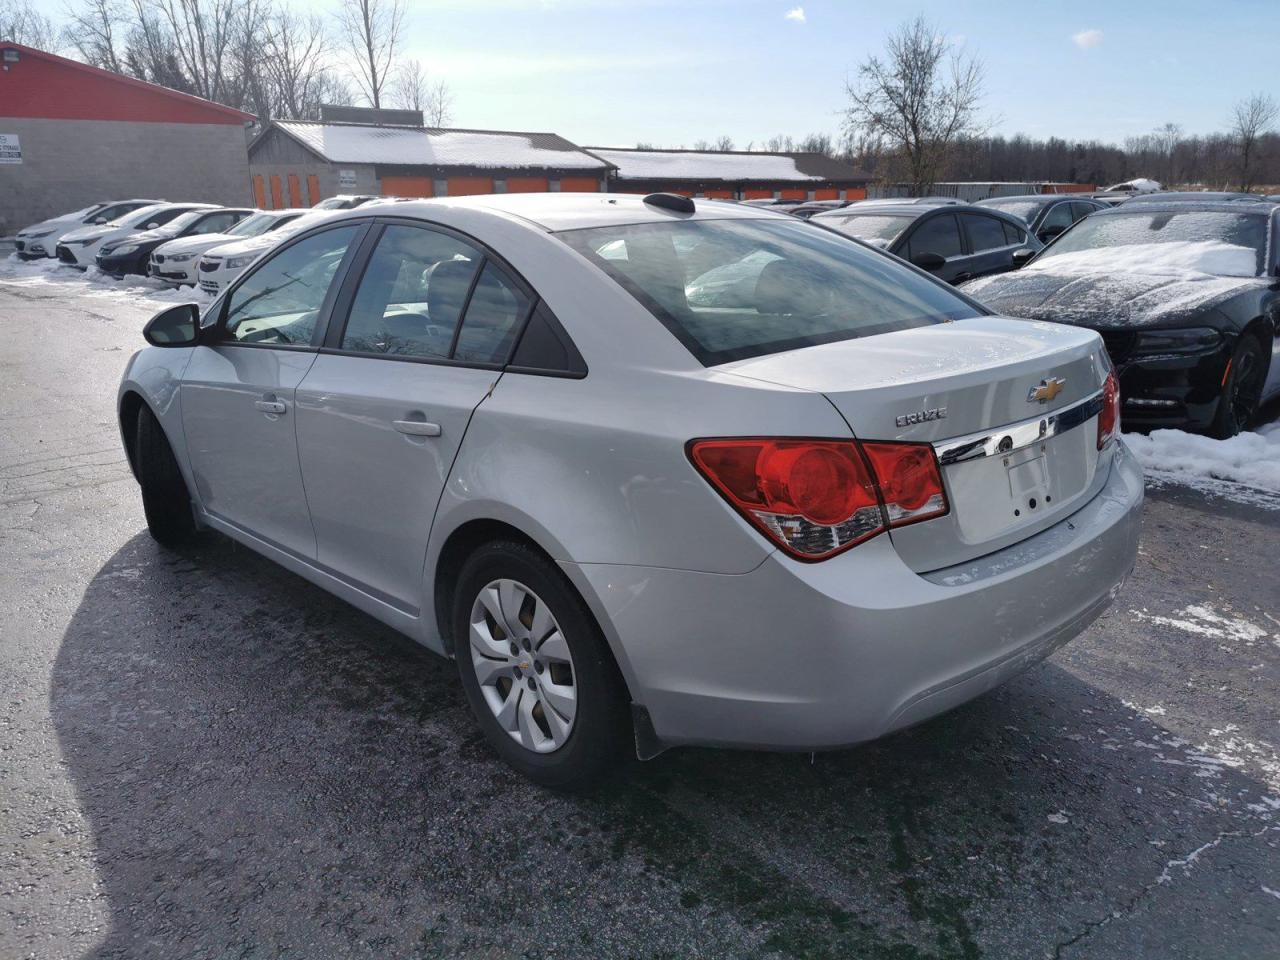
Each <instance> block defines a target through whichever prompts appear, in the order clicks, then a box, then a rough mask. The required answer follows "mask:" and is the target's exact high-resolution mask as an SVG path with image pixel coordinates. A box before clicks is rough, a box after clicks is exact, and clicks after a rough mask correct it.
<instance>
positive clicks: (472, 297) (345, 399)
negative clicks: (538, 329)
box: [297, 221, 533, 616]
mask: <svg viewBox="0 0 1280 960" xmlns="http://www.w3.org/2000/svg"><path fill="white" fill-rule="evenodd" d="M379 229H380V230H381V232H380V234H379V235H378V236H376V237H371V238H370V240H368V241H366V244H365V246H366V248H368V247H369V246H370V244H372V245H373V246H372V249H371V252H369V253H368V259H367V263H366V264H365V265H364V268H363V272H362V275H360V276H358V277H357V276H356V275H355V274H356V271H354V270H353V271H352V278H351V279H349V281H348V282H347V284H345V285H344V289H343V293H342V296H341V297H340V303H341V304H343V305H344V306H343V307H340V311H339V313H335V317H336V316H338V315H340V313H343V312H345V314H346V319H345V323H344V324H338V323H337V322H336V321H335V323H334V324H332V325H331V327H330V331H329V336H328V338H327V340H326V347H325V350H324V351H323V352H322V353H321V355H320V356H319V357H318V358H317V359H316V362H315V364H314V365H313V366H312V367H311V369H310V370H309V371H308V372H307V375H306V377H305V378H304V379H303V381H302V383H301V384H300V385H299V387H298V394H297V400H298V417H297V423H298V453H299V456H300V458H301V462H302V476H303V480H304V482H305V484H306V490H307V501H308V503H309V505H310V509H311V519H312V523H313V525H314V528H315V534H316V550H317V558H318V560H319V562H320V563H321V564H323V565H324V566H325V567H326V568H328V569H330V570H332V571H334V572H336V573H337V574H338V575H339V576H340V577H342V578H343V579H345V580H347V581H348V582H350V583H352V584H353V585H355V586H357V587H358V588H359V589H360V590H362V591H363V592H365V593H367V594H369V595H371V596H373V597H375V598H377V599H379V600H381V601H382V602H384V603H389V604H391V605H392V606H394V607H396V608H397V609H399V610H400V611H402V612H404V613H407V614H409V615H411V616H418V615H419V614H420V609H421V606H422V603H423V596H422V571H423V564H424V562H425V559H426V547H427V538H428V535H429V534H430V532H431V523H432V520H433V519H434V516H435V510H436V505H437V503H438V502H439V499H440V494H441V492H442V490H443V487H444V484H445V482H446V481H447V479H448V476H449V471H450V469H451V467H452V465H453V460H454V457H455V455H456V454H457V452H458V447H459V445H460V444H461V442H462V437H463V434H464V433H465V432H466V429H467V425H468V423H469V422H470V420H471V414H472V412H473V411H474V410H475V409H476V407H477V406H479V404H480V403H481V401H483V400H484V398H485V397H486V396H487V395H488V394H489V392H490V390H491V389H492V388H493V386H494V384H495V383H496V382H497V380H498V378H499V377H500V376H501V371H502V367H503V365H504V364H505V362H506V360H507V358H508V356H509V354H510V352H511V349H512V347H513V345H514V342H515V339H516V336H517V334H518V333H519V330H520V329H521V328H522V326H523V324H524V322H525V320H526V318H527V316H528V314H529V312H530V309H531V307H532V303H533V297H532V293H531V292H530V291H528V290H527V289H526V288H525V286H524V285H523V283H522V282H520V281H518V280H516V279H515V278H514V277H513V275H512V274H511V273H510V271H508V270H507V269H506V268H504V267H503V266H502V265H501V264H500V263H499V262H498V261H497V260H495V259H494V257H493V256H492V255H490V254H488V253H487V252H486V251H485V250H484V249H483V248H481V247H480V246H479V245H478V244H476V243H474V242H472V241H471V240H469V239H467V238H465V237H462V236H460V235H458V234H455V233H452V232H450V231H448V230H445V229H443V228H440V229H436V228H432V227H428V226H426V225H423V224H421V223H414V224H410V223H405V222H394V221H391V222H387V223H385V224H384V225H383V226H382V227H380V228H379ZM348 303H349V307H346V306H345V305H346V304H348Z"/></svg>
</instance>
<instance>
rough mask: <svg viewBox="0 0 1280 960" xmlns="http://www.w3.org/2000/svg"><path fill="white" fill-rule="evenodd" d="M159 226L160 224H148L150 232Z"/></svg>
mask: <svg viewBox="0 0 1280 960" xmlns="http://www.w3.org/2000/svg"><path fill="white" fill-rule="evenodd" d="M158 226H160V224H158V223H148V224H147V229H148V230H154V229H155V228H156V227H158Z"/></svg>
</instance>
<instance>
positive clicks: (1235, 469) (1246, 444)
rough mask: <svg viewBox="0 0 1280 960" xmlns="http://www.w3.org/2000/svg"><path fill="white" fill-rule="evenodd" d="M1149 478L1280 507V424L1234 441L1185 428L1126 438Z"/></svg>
mask: <svg viewBox="0 0 1280 960" xmlns="http://www.w3.org/2000/svg"><path fill="white" fill-rule="evenodd" d="M1125 443H1126V444H1127V445H1128V446H1129V449H1130V450H1132V451H1133V453H1134V454H1135V455H1136V456H1137V458H1138V459H1139V461H1141V463H1142V466H1143V469H1144V470H1145V471H1146V473H1147V475H1148V476H1149V477H1153V478H1155V479H1156V480H1157V481H1163V482H1171V483H1180V484H1183V485H1186V486H1190V487H1192V488H1193V489H1198V490H1201V491H1203V492H1208V493H1216V494H1220V495H1224V496H1228V497H1231V498H1232V499H1237V500H1240V499H1243V502H1246V503H1250V504H1254V505H1262V506H1269V507H1270V508H1271V509H1280V498H1278V497H1276V494H1280V422H1278V423H1271V424H1267V425H1265V426H1263V427H1261V428H1259V429H1258V430H1257V431H1256V432H1253V433H1241V434H1239V435H1237V436H1234V437H1232V438H1231V439H1230V440H1214V439H1212V438H1211V437H1202V436H1199V435H1197V434H1191V433H1185V432H1183V431H1182V430H1153V431H1152V432H1151V433H1150V434H1149V435H1147V436H1143V435H1141V434H1135V433H1129V434H1125Z"/></svg>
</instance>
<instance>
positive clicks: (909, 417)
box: [896, 407, 947, 427]
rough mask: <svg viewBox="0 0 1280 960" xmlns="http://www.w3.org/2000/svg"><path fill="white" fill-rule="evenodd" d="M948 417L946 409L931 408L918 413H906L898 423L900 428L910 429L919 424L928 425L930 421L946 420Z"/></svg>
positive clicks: (899, 418)
mask: <svg viewBox="0 0 1280 960" xmlns="http://www.w3.org/2000/svg"><path fill="white" fill-rule="evenodd" d="M946 417H947V408H946V407H931V408H930V409H928V410H921V411H919V412H918V413H904V414H902V415H901V416H900V417H898V419H897V421H896V422H897V424H898V426H900V427H910V426H913V425H914V424H917V423H928V422H929V421H930V420H945V419H946Z"/></svg>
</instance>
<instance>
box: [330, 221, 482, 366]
mask: <svg viewBox="0 0 1280 960" xmlns="http://www.w3.org/2000/svg"><path fill="white" fill-rule="evenodd" d="M482 260H483V254H482V253H481V251H480V250H479V249H477V248H476V247H474V246H472V245H471V244H469V243H467V242H466V241H465V240H459V239H458V238H457V237H453V236H450V235H449V234H445V233H439V232H437V231H435V230H430V229H427V228H424V227H405V226H398V225H395V226H389V227H387V229H386V230H385V231H384V232H383V234H382V236H381V238H379V240H378V246H377V248H376V249H375V250H374V251H373V256H371V257H370V258H369V264H368V266H367V267H366V268H365V271H364V276H363V277H362V278H361V280H360V287H359V289H358V290H357V292H356V297H355V301H354V302H353V303H352V305H351V315H350V319H349V320H348V321H347V327H346V330H344V331H343V334H342V349H343V350H352V351H355V352H357V353H386V354H393V355H395V356H402V357H434V358H438V359H443V358H446V357H448V356H449V351H450V349H451V348H452V346H453V335H454V332H455V331H456V330H457V327H458V320H459V318H460V317H461V316H462V308H463V307H464V306H465V305H466V302H467V295H468V293H470V292H471V286H472V281H473V280H474V279H475V274H476V270H477V269H478V268H479V266H480V263H481V261H482Z"/></svg>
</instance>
